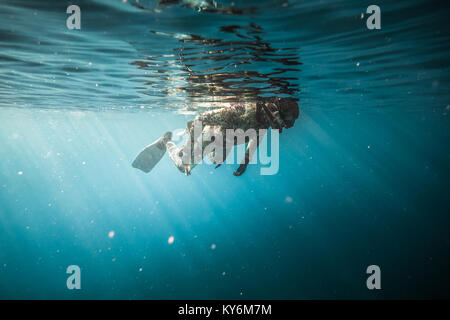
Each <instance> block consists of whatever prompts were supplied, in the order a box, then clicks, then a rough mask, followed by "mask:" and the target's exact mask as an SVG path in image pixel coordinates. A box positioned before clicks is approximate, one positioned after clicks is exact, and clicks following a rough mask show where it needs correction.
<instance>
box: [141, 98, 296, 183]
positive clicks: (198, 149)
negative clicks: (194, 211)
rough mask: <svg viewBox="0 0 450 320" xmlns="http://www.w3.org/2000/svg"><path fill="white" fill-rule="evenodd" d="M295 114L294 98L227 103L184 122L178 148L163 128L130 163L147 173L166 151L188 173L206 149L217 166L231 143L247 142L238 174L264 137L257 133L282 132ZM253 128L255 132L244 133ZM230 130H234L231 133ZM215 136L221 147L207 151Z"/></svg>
mask: <svg viewBox="0 0 450 320" xmlns="http://www.w3.org/2000/svg"><path fill="white" fill-rule="evenodd" d="M298 116H299V107H298V104H297V100H296V99H293V98H259V99H258V100H257V101H256V102H245V103H234V104H230V105H229V106H228V107H225V108H221V109H217V110H213V111H207V112H204V113H201V114H199V115H198V116H197V117H196V118H195V119H194V120H191V121H189V122H188V123H187V126H186V133H187V134H188V138H187V140H186V142H185V144H184V146H183V147H181V148H179V147H178V146H177V145H176V144H175V143H174V142H173V141H172V133H171V132H166V133H165V134H164V135H163V136H162V137H161V138H159V139H158V140H157V141H156V142H154V143H153V144H151V145H149V146H147V147H146V148H145V149H144V150H143V151H141V153H140V154H139V155H138V156H137V157H136V159H135V160H134V162H133V164H132V165H133V167H135V168H138V169H140V170H142V171H144V172H146V173H147V172H150V171H151V170H152V169H153V167H154V166H155V165H156V163H158V162H159V160H160V159H161V158H162V156H163V155H164V153H165V152H166V151H167V152H168V153H169V156H170V158H171V159H172V161H173V163H174V164H175V166H176V167H177V168H178V170H180V171H181V172H183V173H185V174H186V175H190V173H191V171H192V169H193V168H194V167H195V166H196V164H197V163H199V162H200V161H201V160H202V158H203V156H204V155H205V153H208V156H209V158H210V159H211V161H212V162H213V163H214V164H217V166H216V168H218V167H219V166H220V165H221V164H222V163H223V162H224V161H225V159H226V158H227V156H228V155H229V153H230V151H231V148H232V147H233V146H234V145H239V144H243V143H247V148H246V152H245V156H244V159H243V160H242V161H241V164H240V166H239V168H238V169H237V170H236V171H235V172H234V173H233V174H234V175H235V176H240V175H241V174H243V173H244V172H245V170H246V169H247V165H248V164H249V162H250V161H251V159H252V156H253V153H254V152H255V151H256V149H257V148H258V145H259V143H260V141H261V140H262V138H263V137H262V136H261V134H260V133H261V132H263V133H265V132H266V131H267V129H269V128H272V129H276V130H280V132H282V130H283V128H290V127H292V126H293V125H294V123H295V120H296V119H297V118H298ZM252 129H253V131H252V132H255V133H256V134H254V135H246V134H245V133H244V132H249V130H252ZM261 129H263V130H261ZM230 130H231V131H230ZM230 132H233V134H232V135H230V134H229V133H230ZM236 132H240V133H241V137H243V139H241V137H239V134H238V135H236ZM217 137H220V138H221V139H219V140H220V141H221V144H220V145H221V147H222V148H213V150H211V151H210V152H207V151H208V146H210V145H211V144H212V143H213V142H215V140H216V139H217ZM244 138H245V139H244ZM216 146H217V145H216Z"/></svg>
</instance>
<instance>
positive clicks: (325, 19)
mask: <svg viewBox="0 0 450 320" xmlns="http://www.w3.org/2000/svg"><path fill="white" fill-rule="evenodd" d="M166 2H169V3H167V4H163V3H161V4H159V5H158V3H157V1H153V0H139V1H135V0H128V1H122V0H114V1H113V0H89V1H87V0H86V1H82V0H75V1H70V2H68V1H43V0H14V1H12V0H0V159H1V160H0V298H1V299H378V298H388V299H403V298H449V297H450V293H449V291H448V290H449V288H450V286H449V285H450V282H449V278H448V271H449V268H450V262H449V261H450V259H449V255H450V233H449V227H450V217H449V214H450V196H449V181H450V165H449V163H450V148H449V142H450V73H449V71H450V56H449V53H450V41H449V40H450V33H449V31H450V25H449V24H448V16H449V13H450V10H449V9H450V8H449V4H448V2H447V3H446V2H444V1H418V0H408V1H377V2H376V3H372V2H368V1H293V0H289V1H287V0H283V1H276V0H266V1H262V0H258V1H256V0H255V1H253V0H251V1H249V0H245V1H243V0H240V1H239V0H234V1H222V0H217V1H216V3H215V4H214V3H213V2H208V1H196V0H195V1H194V0H193V1H178V2H177V1H166ZM71 4H75V5H78V6H79V7H80V9H81V29H80V30H76V29H73V30H70V29H68V28H67V26H66V20H67V18H68V17H69V16H70V14H67V13H66V9H67V7H68V6H69V5H71ZM371 4H376V5H378V6H379V7H380V9H381V29H379V30H369V29H368V28H367V27H366V20H367V17H368V16H369V14H367V13H366V9H367V7H368V6H369V5H371ZM256 96H279V97H294V98H297V99H299V107H300V117H299V119H298V120H297V122H296V123H295V126H294V127H293V128H291V129H289V130H284V131H283V133H281V134H280V144H279V159H280V164H279V171H278V173H277V174H276V175H261V174H260V167H259V165H250V166H249V168H248V170H247V171H246V172H245V174H244V175H243V176H241V177H235V176H233V174H232V172H233V171H234V170H236V167H237V165H223V166H222V167H220V168H218V169H214V166H212V165H207V164H205V165H200V166H198V167H196V168H195V169H194V170H193V172H192V175H191V176H189V177H187V176H184V175H183V174H181V173H180V172H179V171H178V170H177V169H176V168H175V167H174V165H173V164H172V162H171V161H170V159H169V157H168V156H167V155H166V156H165V157H164V158H163V159H162V160H161V162H160V163H159V164H158V165H157V167H156V168H155V169H154V170H153V171H152V172H151V173H149V174H144V173H142V172H140V171H138V170H136V169H134V168H132V166H131V162H132V161H133V159H134V157H135V156H136V155H137V154H138V152H139V151H140V150H141V149H142V148H143V147H144V146H146V145H147V144H149V143H151V142H152V141H154V140H155V139H157V138H158V137H159V136H160V135H161V134H162V133H164V132H166V131H168V130H174V129H178V128H184V127H185V125H186V122H187V121H188V120H191V119H193V118H194V117H195V115H196V114H198V113H200V112H203V111H205V110H210V109H211V108H216V107H218V106H220V105H223V103H229V102H236V101H241V100H245V99H251V98H252V97H256ZM69 265H78V266H79V267H80V268H81V290H68V288H67V287H66V280H67V278H68V277H69V274H67V273H66V269H67V267H68V266H69ZM369 265H378V266H379V267H380V269H381V290H368V289H367V286H366V279H367V278H368V276H369V275H368V274H367V273H366V269H367V267H368V266H369Z"/></svg>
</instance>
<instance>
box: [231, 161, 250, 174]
mask: <svg viewBox="0 0 450 320" xmlns="http://www.w3.org/2000/svg"><path fill="white" fill-rule="evenodd" d="M246 169H247V163H244V164H241V165H240V166H239V168H238V169H237V170H236V171H235V172H233V175H234V176H236V177H239V176H240V175H242V174H243V173H244V172H245V170H246Z"/></svg>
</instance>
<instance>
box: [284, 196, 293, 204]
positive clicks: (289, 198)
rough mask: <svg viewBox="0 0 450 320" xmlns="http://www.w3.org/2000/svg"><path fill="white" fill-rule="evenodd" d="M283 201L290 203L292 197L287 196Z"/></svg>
mask: <svg viewBox="0 0 450 320" xmlns="http://www.w3.org/2000/svg"><path fill="white" fill-rule="evenodd" d="M284 201H286V203H292V198H291V197H289V196H288V197H286V199H285V200H284Z"/></svg>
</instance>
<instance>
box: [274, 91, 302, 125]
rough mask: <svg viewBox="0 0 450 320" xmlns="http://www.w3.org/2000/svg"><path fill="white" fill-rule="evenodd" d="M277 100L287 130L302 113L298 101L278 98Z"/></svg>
mask: <svg viewBox="0 0 450 320" xmlns="http://www.w3.org/2000/svg"><path fill="white" fill-rule="evenodd" d="M276 99H277V104H278V108H279V110H280V116H281V119H283V122H284V127H285V128H290V127H292V126H293V125H294V123H295V120H297V118H298V116H299V113H300V111H299V108H298V103H297V100H296V99H294V98H276Z"/></svg>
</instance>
